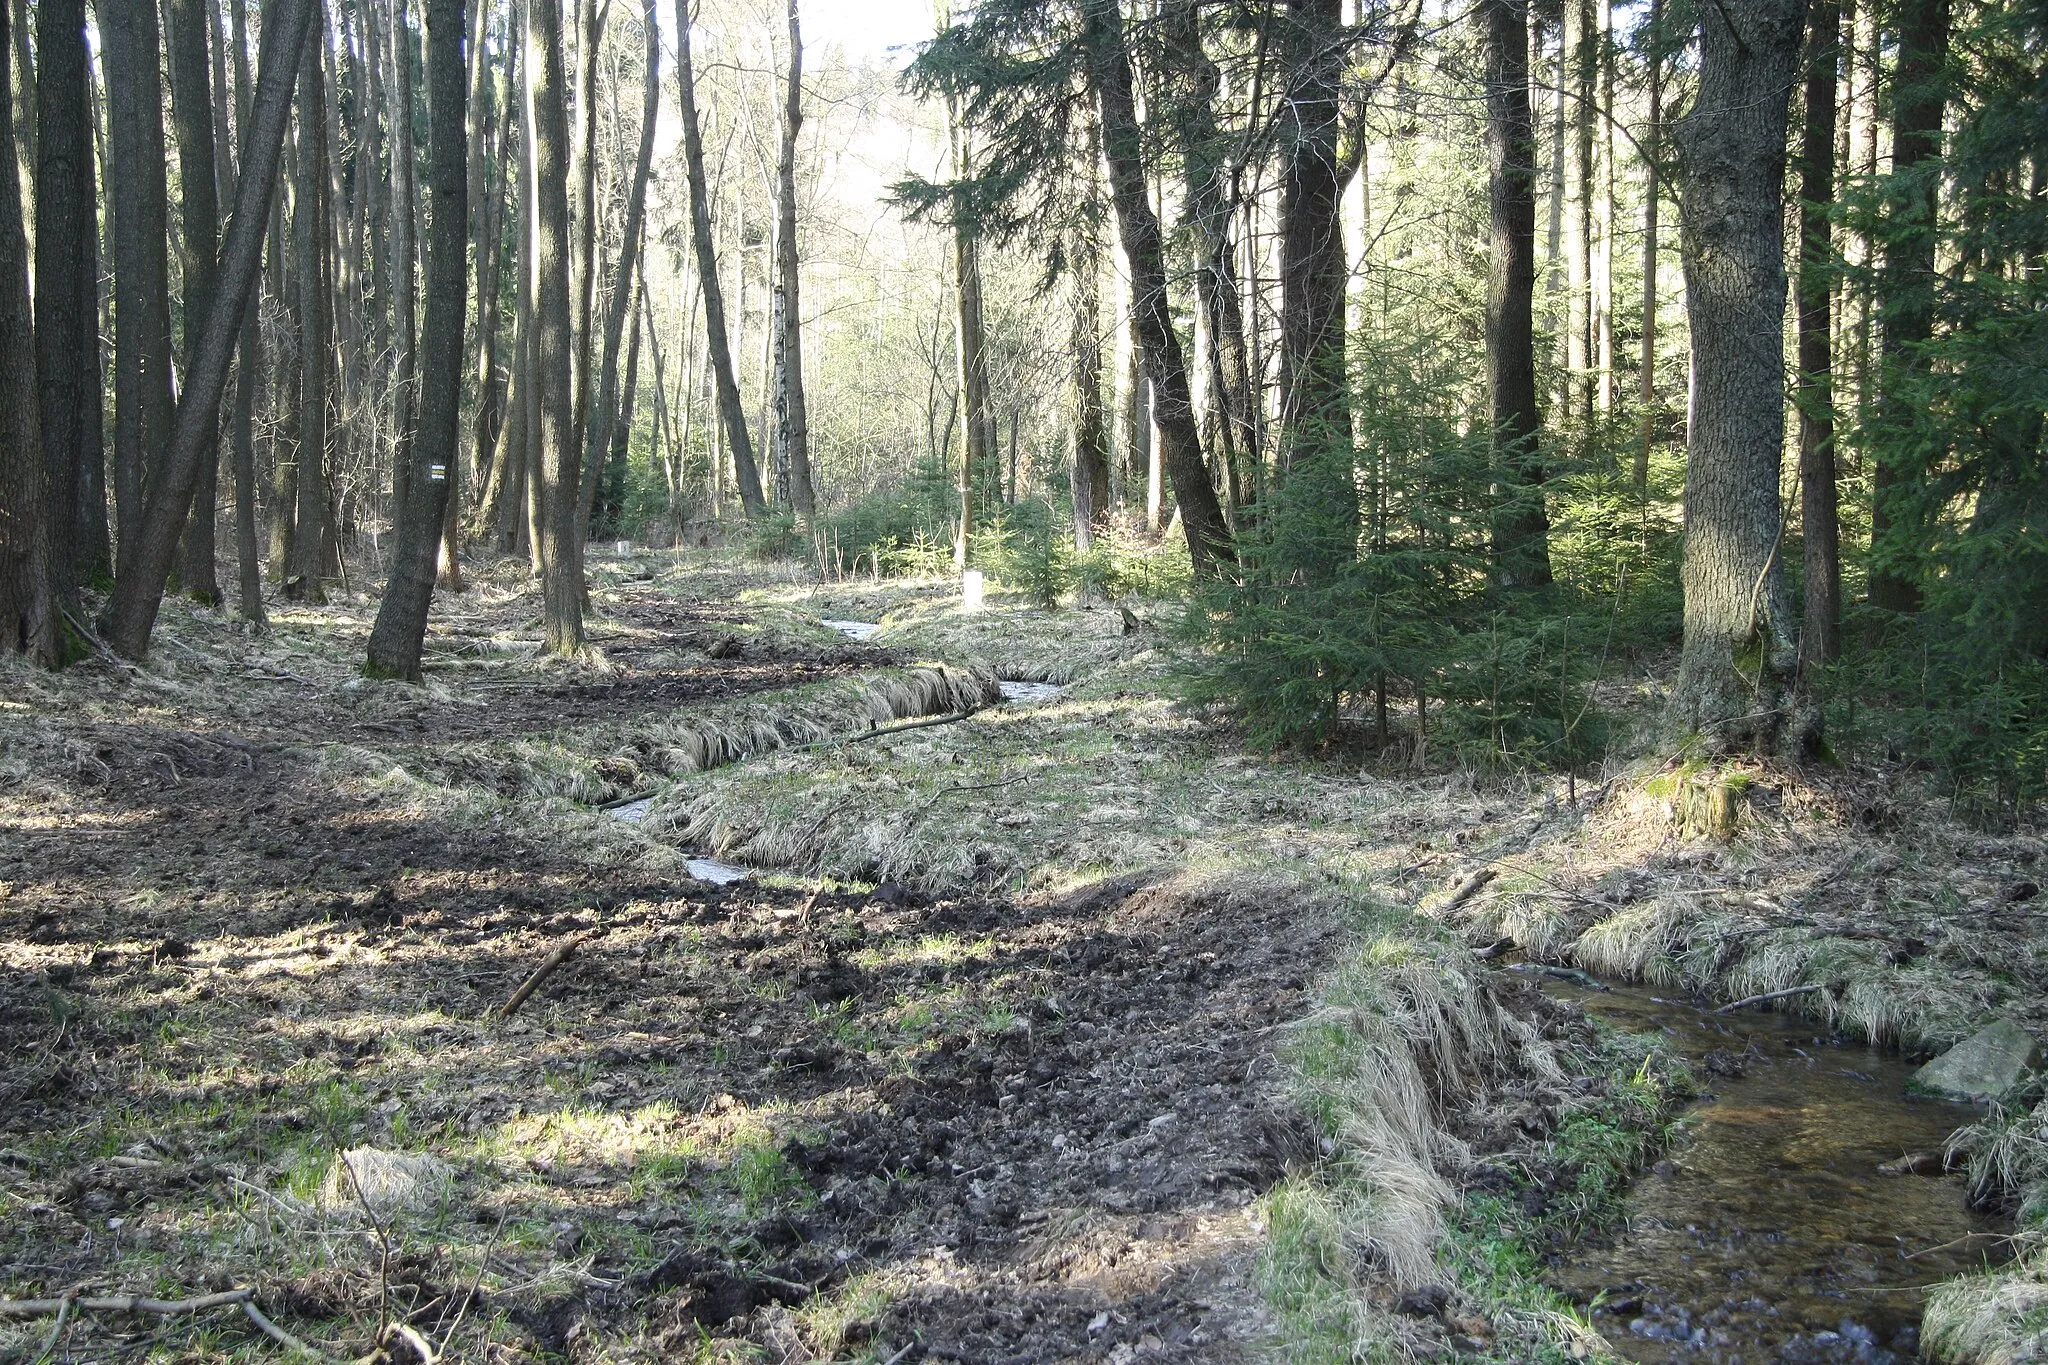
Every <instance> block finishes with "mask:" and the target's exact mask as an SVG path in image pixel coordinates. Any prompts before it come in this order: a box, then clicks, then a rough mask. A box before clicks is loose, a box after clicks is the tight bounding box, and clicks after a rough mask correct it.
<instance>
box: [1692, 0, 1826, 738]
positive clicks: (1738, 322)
mask: <svg viewBox="0 0 2048 1365" xmlns="http://www.w3.org/2000/svg"><path fill="white" fill-rule="evenodd" d="M1805 9H1806V6H1805V0H1722V3H1720V4H1717V5H1713V6H1709V7H1708V8H1706V9H1705V10H1703V11H1701V14H1700V27H1701V36H1700V71H1699V88H1698V93H1697V94H1696V95H1695V97H1694V100H1693V106H1692V110H1691V112H1690V113H1689V114H1687V116H1686V118H1685V120H1684V122H1683V123H1682V124H1681V125H1680V126H1679V130H1678V134H1679V153H1680V156H1681V158H1682V165H1683V167H1684V171H1685V181H1684V184H1685V200H1684V205H1683V212H1682V213H1681V214H1680V216H1679V225H1680V228H1681V231H1682V232H1683V235H1684V256H1685V277H1686V299H1687V302H1688V305H1689V310H1690V313H1691V317H1692V347H1693V406H1692V422H1691V430H1690V436H1689V440H1688V446H1687V452H1686V460H1687V465H1686V469H1687V477H1686V487H1685V525H1686V536H1685V563H1684V570H1683V577H1684V586H1685V645H1684V650H1683V653H1682V655H1681V657H1680V662H1679V676H1678V685H1677V689H1676V693H1675V696H1674V698H1673V705H1674V710H1675V713H1676V717H1677V720H1678V723H1679V724H1680V726H1681V727H1682V728H1683V729H1685V730H1686V731H1689V732H1693V733H1697V734H1698V735H1699V736H1700V737H1701V738H1702V740H1704V741H1705V743H1706V744H1707V745H1708V746H1709V748H1710V749H1713V750H1716V751H1722V752H1725V751H1729V750H1737V749H1751V750H1755V751H1760V752H1768V751H1771V750H1774V749H1776V748H1778V747H1779V745H1780V743H1781V741H1782V740H1783V739H1784V738H1785V734H1784V728H1785V722H1786V720H1787V718H1788V714H1789V710H1790V702H1791V698H1790V688H1791V685H1792V681H1793V666H1794V663H1795V662H1796V655H1797V643H1798V642H1797V633H1796V627H1795V625H1794V623H1793V619H1792V609H1791V602H1790V599H1789V597H1788V595H1787V593H1786V589H1785V575H1784V563H1783V557H1782V555H1781V554H1780V550H1781V548H1782V547H1781V541H1782V537H1783V526H1782V524H1781V522H1780V518H1779V510H1778V473H1779V464H1780V460H1781V456H1782V452H1783V449H1784V433H1785V403H1784V367H1785V357H1784V316H1785V254H1784V245H1785V219H1784V212H1783V206H1784V182H1785V133H1786V123H1787V120H1788V114H1789V109H1790V104H1791V92H1792V87H1793V85H1794V84H1795V81H1796V78H1797V75H1798V70H1799V49H1800V38H1801V35H1802V33H1803V31H1804V27H1805V25H1804V18H1805ZM1745 653H1753V655H1754V657H1755V659H1756V661H1757V662H1756V667H1755V675H1754V677H1746V676H1744V672H1743V669H1742V668H1741V667H1740V666H1739V665H1738V663H1737V656H1738V655H1743V654H1745Z"/></svg>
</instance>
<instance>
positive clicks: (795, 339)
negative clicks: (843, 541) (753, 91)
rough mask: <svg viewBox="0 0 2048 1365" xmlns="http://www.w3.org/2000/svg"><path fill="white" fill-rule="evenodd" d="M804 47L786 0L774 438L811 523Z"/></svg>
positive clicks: (795, 499) (801, 511) (793, 4)
mask: <svg viewBox="0 0 2048 1365" xmlns="http://www.w3.org/2000/svg"><path fill="white" fill-rule="evenodd" d="M803 69H804V43H803V33H802V31H801V29H800V28H799V27H798V24H797V0H789V81H788V85H787V90H786V93H785V97H784V99H783V105H782V145H781V148H780V150H779V154H778V156H777V158H776V166H775V185H776V192H775V215H776V217H775V273H776V288H777V289H778V290H780V291H781V312H782V327H781V329H780V331H779V332H778V333H777V335H776V347H775V371H776V379H775V407H776V412H775V440H776V443H777V444H778V445H779V446H780V447H781V453H780V457H779V458H780V459H781V460H782V461H783V462H785V463H787V465H788V466H789V498H790V506H791V507H792V508H793V509H794V510H795V512H796V514H797V516H798V517H799V518H801V519H802V520H803V522H804V523H805V524H806V525H809V523H810V521H811V517H812V513H813V511H814V510H815V506H816V502H817V498H816V495H815V493H814V492H813V491H812V488H811V422H810V405H809V404H808V403H807V402H806V401H805V398H804V326H803V307H802V294H801V292H800V291H799V289H798V287H797V284H798V281H797V249H796V137H797V132H798V131H799V130H800V129H801V128H802V126H803V118H804V88H803Z"/></svg>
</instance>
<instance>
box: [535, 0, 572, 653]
mask: <svg viewBox="0 0 2048 1365" xmlns="http://www.w3.org/2000/svg"><path fill="white" fill-rule="evenodd" d="M561 28H562V25H561V5H560V3H559V0H528V5H527V13H526V97H527V99H528V100H529V101H530V102H531V103H532V106H533V134H534V136H533V167H534V245H535V248H536V252H535V257H534V267H535V270H534V276H535V279H534V337H533V340H534V347H533V360H534V366H533V373H534V381H535V382H534V387H535V388H536V389H537V390H538V392H537V393H536V395H535V397H536V398H537V399H538V406H539V409H540V413H539V416H540V420H539V422H538V424H537V427H536V434H537V435H538V437H539V441H538V447H539V454H540V459H539V462H538V464H537V466H536V469H535V473H537V474H538V476H539V493H540V497H539V510H540V520H539V525H538V526H537V527H536V528H535V531H536V536H537V543H536V545H535V549H536V552H537V554H538V558H539V560H540V587H541V618H542V626H543V629H544V633H545V636H546V642H545V643H546V649H547V652H548V653H550V654H556V655H562V656H573V655H577V654H581V653H582V652H583V559H582V556H581V554H580V553H579V551H580V550H581V549H582V546H583V537H582V536H580V535H578V534H577V529H576V514H577V511H578V510H579V508H580V506H581V504H580V503H579V502H578V500H577V497H576V485H577V472H578V466H579V465H580V463H581V456H582V452H581V451H580V450H578V449H577V447H576V399H575V388H574V383H575V374H574V370H575V356H574V352H575V349H576V336H575V315H574V313H573V312H572V311H571V310H572V308H573V306H574V304H573V299H572V296H571V289H570V280H569V275H570V268H569V267H570V231H569V169H568V165H567V158H568V151H569V115H568V103H567V99H566V94H567V92H566V89H565V85H566V75H565V72H564V68H563V61H562V45H561Z"/></svg>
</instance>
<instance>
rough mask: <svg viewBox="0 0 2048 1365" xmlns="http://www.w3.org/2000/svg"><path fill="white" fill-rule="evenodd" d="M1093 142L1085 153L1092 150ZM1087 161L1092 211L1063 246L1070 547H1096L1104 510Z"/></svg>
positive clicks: (1098, 261)
mask: <svg viewBox="0 0 2048 1365" xmlns="http://www.w3.org/2000/svg"><path fill="white" fill-rule="evenodd" d="M1093 150H1094V147H1093V139H1090V151H1091V153H1092V152H1093ZM1094 163H1095V158H1094V157H1093V155H1091V156H1090V157H1089V164H1088V169H1087V171H1086V173H1085V174H1086V184H1087V189H1086V191H1085V193H1086V198H1087V203H1088V206H1089V208H1090V209H1091V210H1093V211H1092V212H1089V213H1087V214H1084V215H1083V218H1082V222H1083V226H1081V227H1078V228H1076V229H1075V230H1074V232H1073V234H1072V237H1071V240H1070V241H1069V244H1068V248H1067V267H1068V272H1069V273H1068V282H1069V287H1070V289H1071V291H1072V294H1071V298H1072V307H1073V314H1074V317H1073V324H1072V327H1071V328H1070V329H1069V331H1068V340H1067V345H1068V363H1069V365H1070V369H1069V373H1068V381H1067V390H1068V392H1067V459H1068V468H1069V469H1070V471H1071V476H1070V477H1071V484H1070V487H1071V490H1072V496H1073V502H1074V548H1075V549H1076V550H1078V551H1080V552H1081V553H1082V554H1087V553H1088V552H1089V551H1090V550H1092V549H1093V548H1094V547H1095V523H1096V519H1097V518H1098V517H1100V516H1101V515H1102V514H1103V513H1104V512H1106V511H1108V510H1109V432H1108V430H1107V420H1106V414H1105V413H1104V412H1103V408H1102V300H1101V283H1102V242H1101V240H1100V239H1099V237H1098V236H1097V235H1096V232H1095V228H1094V224H1095V223H1096V222H1097V221H1099V219H1100V207H1101V205H1100V190H1099V180H1098V177H1097V174H1096V170H1095V164H1094Z"/></svg>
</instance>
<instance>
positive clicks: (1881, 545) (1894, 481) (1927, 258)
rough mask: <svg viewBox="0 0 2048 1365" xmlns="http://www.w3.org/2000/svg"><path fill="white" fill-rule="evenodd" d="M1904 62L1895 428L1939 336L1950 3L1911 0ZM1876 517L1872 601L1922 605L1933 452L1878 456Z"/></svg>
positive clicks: (1891, 303) (1889, 239) (1891, 266)
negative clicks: (1924, 349)
mask: <svg viewBox="0 0 2048 1365" xmlns="http://www.w3.org/2000/svg"><path fill="white" fill-rule="evenodd" d="M1898 23H1899V33H1898V51H1899V56H1898V65H1897V68H1896V70H1895V73H1894V75H1893V78H1892V81H1893V91H1892V184H1891V187H1890V189H1889V190H1888V193H1887V198H1888V200H1889V202H1888V204H1887V206H1886V207H1887V212H1886V217H1887V219H1888V220H1889V222H1890V227H1889V230H1888V231H1887V232H1886V234H1885V246H1884V262H1883V285H1882V288H1881V289H1880V291H1879V295H1878V314H1879V323H1880V330H1879V337H1880V349H1879V370H1880V373H1881V374H1882V376H1883V379H1882V385H1883V389H1884V392H1883V395H1882V397H1881V398H1880V400H1879V404H1878V421H1879V423H1880V424H1881V425H1884V426H1888V427H1891V428H1893V429H1895V430H1898V431H1908V430H1911V429H1912V427H1913V414H1912V413H1910V412H1908V411H1907V410H1906V402H1907V400H1904V399H1900V398H1898V397H1897V396H1896V390H1897V388H1898V387H1899V386H1898V385H1896V384H1895V383H1894V382H1893V377H1894V376H1899V377H1904V376H1909V375H1911V374H1913V373H1915V372H1916V371H1919V370H1922V369H1924V368H1925V365H1926V362H1925V361H1924V360H1922V359H1920V358H1919V357H1918V356H1917V355H1916V354H1915V353H1914V348H1915V347H1917V346H1918V345H1919V344H1920V343H1922V342H1924V341H1926V340H1927V339H1928V338H1929V337H1930V336H1932V335H1933V334H1934V285H1935V259H1934V242H1935V235H1936V234H1935V232H1934V223H1935V215H1936V204H1937V201H1938V198H1939V191H1940V181H1939V178H1938V175H1937V174H1936V172H1937V169H1938V166H1939V162H1938V160H1937V159H1938V158H1939V156H1940V154H1941V125H1942V118H1943V116H1944V114H1945V113H1946V111H1947V108H1948V87H1947V80H1946V78H1945V74H1944V68H1945V67H1946V66H1947V63H1948V30H1949V0H1904V3H1903V4H1902V5H1901V6H1900V8H1899V16H1898ZM1875 464H1876V467H1875V468H1874V469H1873V471H1872V474H1873V479H1872V493H1873V498H1872V505H1871V514H1870V544H1871V561H1872V563H1871V569H1870V601H1871V603H1872V605H1874V606H1879V607H1883V608H1884V609H1886V610H1887V611H1901V612H1911V611H1918V610H1919V609H1920V597H1921V592H1920V584H1919V581H1918V571H1917V569H1916V568H1915V566H1914V563H1913V561H1914V559H1915V558H1916V557H1917V554H1918V551H1919V549H1920V542H1921V538H1922V530H1921V525H1920V523H1921V522H1922V520H1923V518H1922V516H1921V513H1920V509H1919V507H1918V506H1917V504H1918V502H1919V500H1920V494H1921V491H1922V488H1923V486H1924V484H1925V480H1926V475H1925V467H1932V465H1933V464H1934V459H1933V457H1932V455H1931V454H1929V455H1928V456H1926V457H1925V458H1923V459H1921V460H1917V461H1913V460H1909V461H1907V462H1905V463H1902V462H1901V461H1900V459H1899V457H1898V456H1897V455H1893V454H1883V455H1880V456H1879V457H1878V459H1877V460H1876V462H1875Z"/></svg>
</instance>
